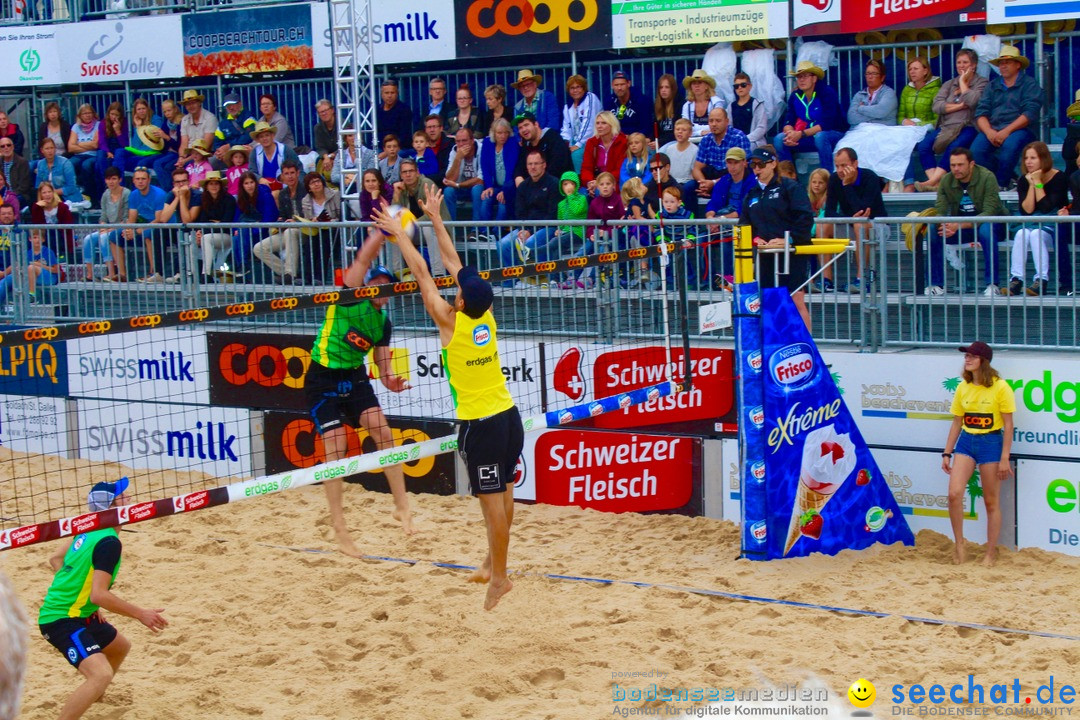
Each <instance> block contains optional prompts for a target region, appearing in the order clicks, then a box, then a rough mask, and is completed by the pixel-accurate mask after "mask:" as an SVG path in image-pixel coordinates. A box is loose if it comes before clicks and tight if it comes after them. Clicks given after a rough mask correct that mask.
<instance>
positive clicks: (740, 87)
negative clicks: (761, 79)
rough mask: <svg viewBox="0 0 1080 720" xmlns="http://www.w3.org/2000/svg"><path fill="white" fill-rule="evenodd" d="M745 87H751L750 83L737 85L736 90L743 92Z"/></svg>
mask: <svg viewBox="0 0 1080 720" xmlns="http://www.w3.org/2000/svg"><path fill="white" fill-rule="evenodd" d="M744 87H750V83H747V82H741V83H735V89H736V90H742V89H743V88H744Z"/></svg>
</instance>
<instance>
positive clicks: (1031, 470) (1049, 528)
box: [1016, 460, 1080, 555]
mask: <svg viewBox="0 0 1080 720" xmlns="http://www.w3.org/2000/svg"><path fill="white" fill-rule="evenodd" d="M1016 475H1017V482H1019V483H1022V484H1023V485H1022V487H1023V488H1024V492H1022V493H1020V495H1019V496H1018V497H1017V504H1016V544H1017V546H1018V547H1021V548H1025V547H1036V548H1042V549H1044V550H1054V551H1056V552H1060V553H1065V554H1067V555H1080V464H1078V463H1068V462H1060V461H1056V462H1055V461H1047V460H1020V461H1018V462H1017V469H1016Z"/></svg>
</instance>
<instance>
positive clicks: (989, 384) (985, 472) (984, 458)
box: [941, 341, 1016, 566]
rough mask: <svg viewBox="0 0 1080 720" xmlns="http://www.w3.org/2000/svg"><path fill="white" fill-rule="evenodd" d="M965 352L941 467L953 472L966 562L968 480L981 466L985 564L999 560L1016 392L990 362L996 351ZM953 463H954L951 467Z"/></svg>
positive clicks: (957, 533)
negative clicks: (962, 378) (960, 380)
mask: <svg viewBox="0 0 1080 720" xmlns="http://www.w3.org/2000/svg"><path fill="white" fill-rule="evenodd" d="M960 352H962V353H964V380H963V382H961V383H960V387H958V388H957V389H956V395H955V396H954V397H953V403H952V410H951V412H952V414H953V416H954V417H953V423H952V427H951V428H949V438H948V440H946V441H945V451H944V452H943V453H941V469H942V470H944V471H945V472H946V473H948V474H949V520H950V521H951V522H952V530H953V536H954V537H955V539H956V547H955V549H954V550H953V562H954V563H956V564H957V565H959V564H960V563H962V562H964V560H966V559H967V558H966V554H965V550H964V495H965V493H966V491H967V484H968V479H969V478H970V477H971V475H972V473H973V472H974V471H975V466H976V465H978V466H979V478H980V480H981V481H982V489H983V504H984V505H985V506H986V556H985V557H983V565H986V566H990V565H993V564H994V563H995V562H996V561H997V541H998V535H1000V534H1001V483H1003V482H1005V481H1006V480H1008V479H1009V477H1010V476H1011V475H1012V468H1011V467H1009V452H1010V450H1011V449H1012V435H1013V413H1014V412H1016V399H1015V398H1014V397H1013V390H1012V388H1011V387H1009V384H1008V383H1007V382H1005V381H1004V380H1003V379H1002V378H1001V377H1000V376H999V375H998V372H997V370H995V369H994V368H992V367H991V366H990V361H991V360H992V359H993V358H994V351H993V350H992V349H991V348H990V346H989V345H987V344H986V343H984V342H978V341H976V342H973V343H971V345H969V346H968V347H962V348H960ZM950 465H951V467H950Z"/></svg>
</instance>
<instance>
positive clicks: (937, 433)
mask: <svg viewBox="0 0 1080 720" xmlns="http://www.w3.org/2000/svg"><path fill="white" fill-rule="evenodd" d="M823 355H824V358H825V362H826V363H828V364H829V365H830V366H831V372H832V373H833V377H834V378H835V379H836V381H837V384H838V385H839V386H840V390H841V393H842V394H843V397H844V402H846V403H847V406H848V408H849V409H850V410H851V412H852V414H853V415H854V417H855V420H856V422H857V423H858V424H859V430H860V431H861V432H862V434H863V437H865V438H866V441H867V442H868V443H869V444H870V445H903V446H906V447H912V448H924V449H928V450H934V449H936V450H938V451H939V452H940V450H941V448H942V447H943V446H944V444H945V438H946V436H947V435H948V432H949V424H950V423H951V422H952V416H951V415H950V414H949V408H950V406H951V405H952V398H953V394H954V391H955V389H956V387H957V386H958V385H959V384H960V379H961V378H960V373H961V362H962V360H963V356H961V355H960V353H958V352H956V351H953V352H922V353H873V354H870V353H863V354H861V353H844V352H826V353H823ZM994 367H995V368H997V370H998V371H999V372H1000V373H1001V376H1002V377H1003V378H1005V380H1007V381H1008V383H1009V385H1011V386H1012V387H1013V389H1014V391H1015V397H1016V414H1015V416H1014V418H1013V419H1014V422H1015V430H1014V432H1013V446H1012V449H1013V452H1014V453H1016V454H1020V455H1024V454H1029V455H1038V456H1040V457H1061V458H1080V359H1075V360H1074V359H1071V358H1067V357H1064V356H1060V355H1034V354H1031V353H1026V354H1019V353H1008V352H1001V353H998V354H997V355H996V356H995V357H994Z"/></svg>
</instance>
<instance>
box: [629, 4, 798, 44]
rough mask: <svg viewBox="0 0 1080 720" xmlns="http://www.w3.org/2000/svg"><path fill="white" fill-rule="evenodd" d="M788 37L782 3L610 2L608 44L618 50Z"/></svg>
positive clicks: (784, 8)
mask: <svg viewBox="0 0 1080 720" xmlns="http://www.w3.org/2000/svg"><path fill="white" fill-rule="evenodd" d="M787 34H788V3H787V0H614V1H613V2H612V3H611V41H612V44H613V45H614V46H615V47H617V48H639V47H653V46H662V45H698V44H702V43H717V42H735V41H738V40H765V39H769V38H783V37H787Z"/></svg>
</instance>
